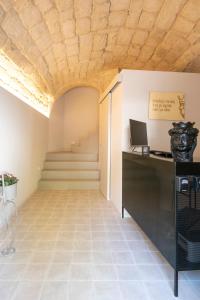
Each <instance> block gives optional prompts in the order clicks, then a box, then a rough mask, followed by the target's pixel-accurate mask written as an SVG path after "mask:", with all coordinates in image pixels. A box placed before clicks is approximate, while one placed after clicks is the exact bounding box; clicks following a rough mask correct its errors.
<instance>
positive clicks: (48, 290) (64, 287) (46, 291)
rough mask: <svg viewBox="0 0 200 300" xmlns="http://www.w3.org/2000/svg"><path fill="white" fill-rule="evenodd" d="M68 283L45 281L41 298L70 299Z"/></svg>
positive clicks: (51, 299) (48, 299)
mask: <svg viewBox="0 0 200 300" xmlns="http://www.w3.org/2000/svg"><path fill="white" fill-rule="evenodd" d="M68 299H69V298H68V283H67V282H65V281H61V282H59V281H58V282H52V281H51V282H48V281H47V282H44V284H43V288H42V292H41V296H40V300H68ZM27 300H29V298H27Z"/></svg>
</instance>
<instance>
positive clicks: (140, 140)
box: [129, 119, 148, 147]
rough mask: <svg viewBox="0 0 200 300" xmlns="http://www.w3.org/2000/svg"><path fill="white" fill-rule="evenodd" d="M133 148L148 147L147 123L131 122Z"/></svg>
mask: <svg viewBox="0 0 200 300" xmlns="http://www.w3.org/2000/svg"><path fill="white" fill-rule="evenodd" d="M129 123H130V143H131V146H133V147H137V146H147V145H148V141H147V126H146V123H145V122H141V121H136V120H132V119H130V120H129Z"/></svg>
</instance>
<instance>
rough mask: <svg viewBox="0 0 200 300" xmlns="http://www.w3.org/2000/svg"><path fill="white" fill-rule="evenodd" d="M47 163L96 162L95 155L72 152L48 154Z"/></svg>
mask: <svg viewBox="0 0 200 300" xmlns="http://www.w3.org/2000/svg"><path fill="white" fill-rule="evenodd" d="M46 160H48V161H52V160H53V161H74V162H75V161H97V154H94V153H73V152H48V153H47V154H46Z"/></svg>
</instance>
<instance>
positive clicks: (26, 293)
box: [12, 281, 42, 300]
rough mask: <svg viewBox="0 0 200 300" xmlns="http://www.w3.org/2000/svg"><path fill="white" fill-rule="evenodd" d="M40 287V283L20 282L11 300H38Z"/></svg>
mask: <svg viewBox="0 0 200 300" xmlns="http://www.w3.org/2000/svg"><path fill="white" fill-rule="evenodd" d="M41 287H42V283H41V282H33V281H26V282H20V283H19V285H18V287H17V289H16V292H15V295H14V298H13V299H12V300H39V297H40V291H41Z"/></svg>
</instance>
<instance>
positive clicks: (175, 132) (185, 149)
mask: <svg viewBox="0 0 200 300" xmlns="http://www.w3.org/2000/svg"><path fill="white" fill-rule="evenodd" d="M194 124H195V123H191V122H179V123H172V125H173V128H172V129H170V130H169V135H170V136H171V151H172V157H173V158H174V161H179V162H191V161H193V152H194V149H195V147H196V145H197V135H198V133H199V130H198V129H197V128H194V127H193V126H194Z"/></svg>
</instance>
